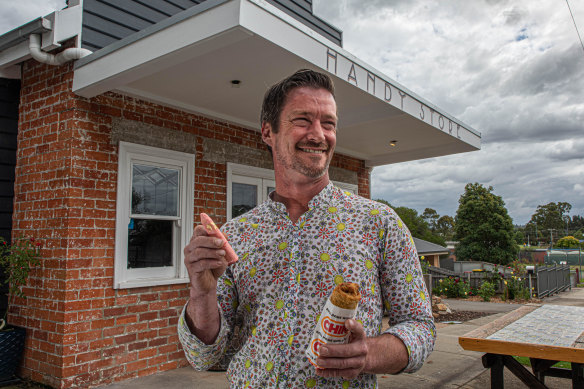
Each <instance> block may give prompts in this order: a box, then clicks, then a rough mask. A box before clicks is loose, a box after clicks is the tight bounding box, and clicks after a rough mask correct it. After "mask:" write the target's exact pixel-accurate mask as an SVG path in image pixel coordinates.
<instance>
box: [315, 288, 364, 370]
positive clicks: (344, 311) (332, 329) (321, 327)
mask: <svg viewBox="0 0 584 389" xmlns="http://www.w3.org/2000/svg"><path fill="white" fill-rule="evenodd" d="M360 299H361V294H360V293H359V285H357V284H354V283H352V282H343V283H341V284H339V285H337V287H336V288H335V290H333V293H331V295H330V297H329V299H328V300H327V302H326V304H325V306H324V308H323V310H322V313H321V314H320V318H319V320H318V323H317V325H316V328H315V329H314V334H313V335H312V339H311V341H310V344H309V345H308V348H307V349H306V356H307V357H308V360H309V361H310V363H312V364H313V365H314V366H315V367H318V365H317V364H316V359H317V358H318V355H319V353H318V349H319V347H320V346H321V345H322V344H325V343H333V344H344V343H346V342H347V339H348V338H349V331H348V330H347V328H346V327H345V321H346V320H348V319H353V318H354V317H355V313H356V312H357V306H358V305H359V300H360Z"/></svg>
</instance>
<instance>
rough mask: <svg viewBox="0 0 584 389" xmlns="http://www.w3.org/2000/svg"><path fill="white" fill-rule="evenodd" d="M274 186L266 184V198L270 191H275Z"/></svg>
mask: <svg viewBox="0 0 584 389" xmlns="http://www.w3.org/2000/svg"><path fill="white" fill-rule="evenodd" d="M275 190H276V188H274V187H273V186H268V188H267V190H266V198H268V196H269V195H270V193H271V192H273V191H275Z"/></svg>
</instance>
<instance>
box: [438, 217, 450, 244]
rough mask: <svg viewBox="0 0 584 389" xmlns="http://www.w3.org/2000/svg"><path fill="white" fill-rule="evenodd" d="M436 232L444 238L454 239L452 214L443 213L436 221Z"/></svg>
mask: <svg viewBox="0 0 584 389" xmlns="http://www.w3.org/2000/svg"><path fill="white" fill-rule="evenodd" d="M434 232H435V233H436V234H438V235H440V236H441V237H443V238H444V240H452V239H454V218H453V217H452V216H448V215H444V216H440V218H439V219H438V220H437V221H436V230H435V231H434Z"/></svg>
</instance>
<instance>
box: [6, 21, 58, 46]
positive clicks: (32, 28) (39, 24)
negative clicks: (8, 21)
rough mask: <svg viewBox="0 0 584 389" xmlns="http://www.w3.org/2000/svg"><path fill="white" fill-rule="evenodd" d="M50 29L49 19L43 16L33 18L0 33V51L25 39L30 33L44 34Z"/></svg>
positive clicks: (51, 26)
mask: <svg viewBox="0 0 584 389" xmlns="http://www.w3.org/2000/svg"><path fill="white" fill-rule="evenodd" d="M52 29H53V25H52V23H51V21H50V20H49V19H46V18H44V17H40V18H37V19H34V20H32V21H30V22H28V23H26V24H23V25H22V26H20V27H16V28H15V29H13V30H11V31H8V32H7V33H6V34H3V35H0V51H3V50H6V49H8V48H10V47H13V46H16V45H17V44H19V43H21V42H24V41H26V40H27V39H28V36H29V35H30V34H44V33H45V32H48V31H51V30H52Z"/></svg>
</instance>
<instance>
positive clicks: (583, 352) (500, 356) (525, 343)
mask: <svg viewBox="0 0 584 389" xmlns="http://www.w3.org/2000/svg"><path fill="white" fill-rule="evenodd" d="M458 342H459V343H460V345H461V346H462V348H463V349H465V350H472V351H482V352H484V353H485V355H483V358H482V361H483V366H484V367H485V368H490V369H491V388H493V389H494V388H503V387H504V382H503V368H504V367H507V368H508V369H509V370H510V371H511V372H512V373H513V374H514V375H515V376H516V377H517V378H519V379H520V380H521V381H523V383H525V384H526V385H527V386H528V387H530V388H546V386H545V377H546V376H548V377H560V378H568V379H571V380H572V387H573V388H579V389H584V307H574V306H561V305H547V304H546V305H541V304H528V305H524V306H522V307H520V308H518V309H516V310H514V311H512V312H510V313H508V314H506V315H505V316H503V317H501V318H499V319H497V320H495V321H493V322H491V323H489V324H486V325H484V326H482V327H479V328H477V329H475V330H473V331H471V332H469V333H467V334H465V335H464V336H461V337H459V338H458ZM513 356H522V357H528V358H529V359H530V361H531V369H532V371H531V372H530V371H529V370H528V369H526V368H525V367H524V366H523V365H521V364H520V363H519V362H517V361H516V360H515V358H513ZM559 361H566V362H570V363H571V364H572V368H571V369H565V368H558V367H552V366H553V365H554V364H556V363H557V362H559Z"/></svg>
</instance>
